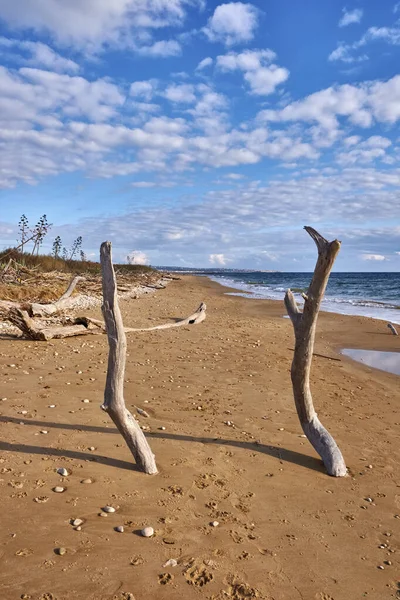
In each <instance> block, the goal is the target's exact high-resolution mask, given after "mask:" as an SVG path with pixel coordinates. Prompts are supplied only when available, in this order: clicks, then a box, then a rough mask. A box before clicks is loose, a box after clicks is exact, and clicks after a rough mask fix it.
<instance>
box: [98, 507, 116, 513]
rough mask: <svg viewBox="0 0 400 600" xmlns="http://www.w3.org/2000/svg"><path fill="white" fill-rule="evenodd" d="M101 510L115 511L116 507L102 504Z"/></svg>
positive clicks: (106, 511)
mask: <svg viewBox="0 0 400 600" xmlns="http://www.w3.org/2000/svg"><path fill="white" fill-rule="evenodd" d="M101 510H102V511H103V512H105V513H115V511H116V509H115V508H114V507H113V506H104V508H102V509H101Z"/></svg>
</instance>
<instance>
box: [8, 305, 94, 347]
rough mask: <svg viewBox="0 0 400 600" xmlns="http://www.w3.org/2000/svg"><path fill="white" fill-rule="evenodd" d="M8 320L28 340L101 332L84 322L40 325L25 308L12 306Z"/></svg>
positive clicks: (47, 339)
mask: <svg viewBox="0 0 400 600" xmlns="http://www.w3.org/2000/svg"><path fill="white" fill-rule="evenodd" d="M7 318H8V320H9V321H10V322H11V323H12V324H13V325H15V327H18V329H20V331H22V333H23V335H24V337H26V338H28V339H30V340H37V341H44V342H47V341H49V340H53V339H63V338H67V337H75V336H77V335H90V334H97V333H103V332H102V330H101V329H99V328H98V327H93V326H92V327H91V328H89V327H87V326H85V325H84V324H80V323H74V324H73V325H67V326H63V325H55V326H53V327H43V326H40V325H39V324H38V323H37V322H36V321H35V320H34V319H32V318H31V317H30V316H29V314H28V312H27V311H26V310H22V309H20V308H18V307H13V308H12V309H11V310H9V312H8V315H7Z"/></svg>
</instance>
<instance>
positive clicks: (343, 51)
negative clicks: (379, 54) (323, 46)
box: [328, 27, 400, 63]
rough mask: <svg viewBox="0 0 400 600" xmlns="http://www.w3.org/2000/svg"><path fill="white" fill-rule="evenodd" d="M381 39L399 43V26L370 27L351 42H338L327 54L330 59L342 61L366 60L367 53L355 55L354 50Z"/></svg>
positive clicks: (390, 42) (395, 43) (388, 42)
mask: <svg viewBox="0 0 400 600" xmlns="http://www.w3.org/2000/svg"><path fill="white" fill-rule="evenodd" d="M376 41H383V42H386V43H387V44H391V45H392V46H399V45H400V27H370V28H369V29H367V31H366V32H365V33H364V34H363V35H362V36H361V38H360V39H359V40H358V41H356V42H353V43H352V44H345V43H343V42H340V43H339V44H338V47H337V48H336V50H334V51H333V52H331V54H330V55H329V56H328V60H330V61H339V60H340V61H342V62H345V63H358V62H363V61H366V60H368V58H369V57H368V55H367V54H361V55H359V56H357V55H356V51H357V50H359V49H360V48H364V47H365V46H367V44H370V43H371V42H376Z"/></svg>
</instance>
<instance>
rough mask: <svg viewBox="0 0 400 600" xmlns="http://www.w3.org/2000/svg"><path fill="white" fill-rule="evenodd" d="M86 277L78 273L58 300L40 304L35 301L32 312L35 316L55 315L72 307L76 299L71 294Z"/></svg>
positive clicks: (31, 308)
mask: <svg viewBox="0 0 400 600" xmlns="http://www.w3.org/2000/svg"><path fill="white" fill-rule="evenodd" d="M83 279H85V278H84V277H82V276H80V275H76V276H75V277H73V279H72V280H71V281H70V284H69V286H68V288H67V290H66V291H65V292H64V294H63V295H62V296H61V297H60V298H59V299H58V300H56V302H52V303H50V304H38V303H36V302H33V303H32V304H31V306H30V313H31V315H32V316H33V317H48V316H51V315H54V314H56V313H58V312H60V311H61V310H65V309H67V308H70V306H71V305H72V304H73V303H74V299H72V298H71V294H72V292H73V291H74V289H75V287H76V285H77V283H78V281H82V280H83Z"/></svg>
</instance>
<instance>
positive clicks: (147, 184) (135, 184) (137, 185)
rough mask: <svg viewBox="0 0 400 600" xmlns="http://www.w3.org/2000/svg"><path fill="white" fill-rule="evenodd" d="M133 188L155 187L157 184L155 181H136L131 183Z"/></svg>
mask: <svg viewBox="0 0 400 600" xmlns="http://www.w3.org/2000/svg"><path fill="white" fill-rule="evenodd" d="M131 186H132V187H133V188H153V187H156V186H157V184H156V183H155V182H154V181H134V182H133V183H131Z"/></svg>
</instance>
